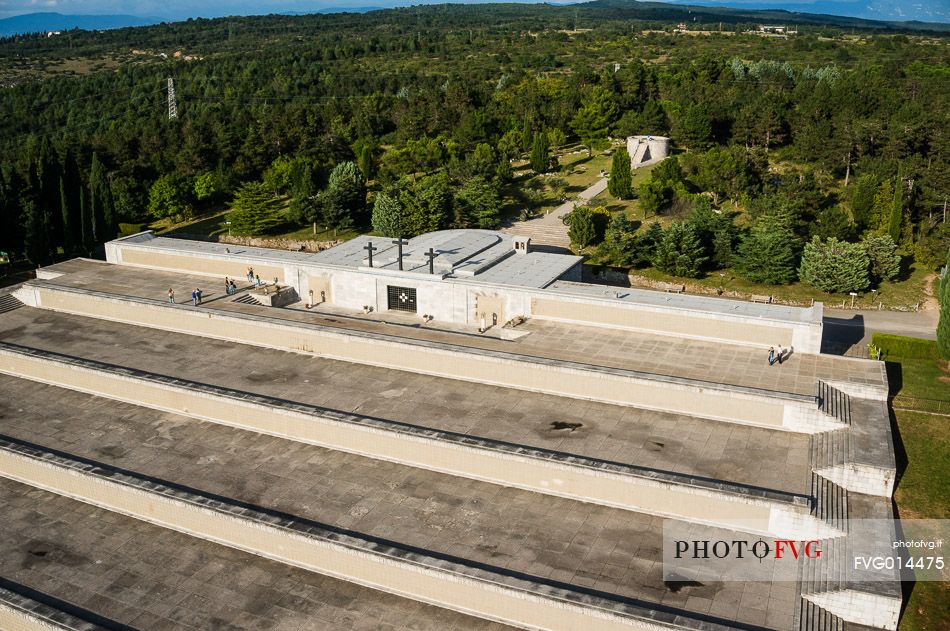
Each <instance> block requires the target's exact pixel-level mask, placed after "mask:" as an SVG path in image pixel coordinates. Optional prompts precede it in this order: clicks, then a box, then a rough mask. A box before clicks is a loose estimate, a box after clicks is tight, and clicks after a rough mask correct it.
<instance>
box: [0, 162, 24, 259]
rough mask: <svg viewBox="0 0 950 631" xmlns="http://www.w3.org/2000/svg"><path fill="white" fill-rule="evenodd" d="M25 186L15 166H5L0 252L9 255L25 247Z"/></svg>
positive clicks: (0, 196)
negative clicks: (22, 215) (23, 212)
mask: <svg viewBox="0 0 950 631" xmlns="http://www.w3.org/2000/svg"><path fill="white" fill-rule="evenodd" d="M23 185H24V184H23V179H22V178H21V177H20V174H19V173H17V171H16V169H14V168H13V165H10V164H7V165H5V166H4V168H3V172H2V173H0V250H2V251H4V252H7V253H13V252H19V250H20V248H21V247H22V246H23V221H22V218H21V207H20V197H21V195H22V190H23Z"/></svg>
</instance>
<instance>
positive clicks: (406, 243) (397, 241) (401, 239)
mask: <svg viewBox="0 0 950 631" xmlns="http://www.w3.org/2000/svg"><path fill="white" fill-rule="evenodd" d="M393 245H398V246H399V269H400V271H401V270H402V246H404V245H409V242H408V241H406V240H405V239H403V238H402V237H399V238H398V239H396V240H395V241H393Z"/></svg>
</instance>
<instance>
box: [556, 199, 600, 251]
mask: <svg viewBox="0 0 950 631" xmlns="http://www.w3.org/2000/svg"><path fill="white" fill-rule="evenodd" d="M564 219H565V221H566V222H567V234H568V236H569V237H570V238H571V243H572V244H574V246H576V247H577V248H586V247H587V246H588V245H590V244H591V243H593V242H594V239H595V238H597V226H596V225H594V215H593V213H592V212H591V210H590V208H588V207H587V206H577V207H576V208H575V209H574V210H572V211H571V212H570V213H569V214H568V215H567V217H565V218H564Z"/></svg>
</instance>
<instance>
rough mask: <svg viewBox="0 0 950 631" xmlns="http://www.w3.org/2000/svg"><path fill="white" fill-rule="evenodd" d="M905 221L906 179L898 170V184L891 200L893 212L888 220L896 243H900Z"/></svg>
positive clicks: (889, 229) (888, 230)
mask: <svg viewBox="0 0 950 631" xmlns="http://www.w3.org/2000/svg"><path fill="white" fill-rule="evenodd" d="M903 222H904V179H903V177H902V176H901V173H900V171H899V170H898V172H897V185H896V186H895V187H894V199H893V201H891V214H890V217H889V218H888V222H887V234H888V235H890V237H891V239H892V240H893V241H894V243H900V240H901V228H902V227H903Z"/></svg>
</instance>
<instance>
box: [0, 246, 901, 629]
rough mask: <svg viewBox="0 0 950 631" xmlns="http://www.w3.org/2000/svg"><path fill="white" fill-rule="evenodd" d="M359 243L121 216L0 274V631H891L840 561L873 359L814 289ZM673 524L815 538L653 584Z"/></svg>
mask: <svg viewBox="0 0 950 631" xmlns="http://www.w3.org/2000/svg"><path fill="white" fill-rule="evenodd" d="M389 241H391V240H385V241H384V240H382V239H379V238H376V237H362V238H360V239H355V240H353V241H351V242H348V243H347V244H344V245H343V246H340V247H339V249H337V248H334V249H333V250H329V251H326V252H321V253H319V254H305V253H290V252H276V251H270V250H262V249H258V248H245V247H239V246H229V247H225V246H220V245H217V244H208V243H197V242H193V241H183V240H177V239H170V238H161V237H155V236H154V235H151V234H149V233H146V234H142V235H136V236H134V237H131V238H126V239H120V240H117V241H114V242H111V243H110V244H108V245H107V253H108V257H109V262H108V263H103V262H101V261H91V260H84V259H76V260H73V261H69V262H66V263H62V264H59V265H55V266H52V267H50V268H46V269H44V270H40V271H39V273H38V278H37V280H34V281H29V282H27V283H25V284H23V285H22V286H20V287H19V288H17V289H16V290H15V291H14V292H13V293H7V294H5V295H3V296H0V387H2V388H3V389H4V392H7V393H9V395H8V397H6V398H5V399H4V401H3V402H0V405H2V406H3V407H2V409H0V510H2V511H3V514H4V515H5V516H7V517H6V519H5V523H4V526H3V527H4V534H5V538H6V540H8V541H10V542H11V543H10V546H9V549H10V551H11V552H10V554H5V555H3V556H2V557H0V628H16V629H21V628H22V629H40V628H43V629H46V628H58V629H63V628H66V629H92V628H116V627H118V626H122V625H124V626H127V627H131V628H186V627H198V628H209V627H213V626H226V625H233V626H244V627H248V626H251V627H259V628H264V627H272V628H278V627H290V628H321V629H324V628H329V629H333V628H340V629H344V628H345V629H351V628H380V627H385V628H399V629H402V628H406V629H409V628H414V629H445V628H453V629H503V628H532V629H565V630H568V629H570V630H574V629H584V630H586V629H651V630H655V629H678V630H682V629H696V630H700V629H703V630H726V629H750V628H764V629H781V630H785V629H792V630H801V629H816V630H818V629H822V630H824V629H836V630H845V629H854V630H855V631H857V630H859V629H860V630H862V631H866V630H867V629H869V628H870V629H889V630H893V629H896V625H897V621H898V616H899V612H900V607H901V586H900V582H899V577H898V576H897V575H896V574H895V575H886V576H883V577H882V576H880V575H876V576H874V577H869V576H866V575H862V574H860V573H856V572H854V571H852V570H850V569H849V567H850V566H849V563H848V560H849V556H848V555H849V554H850V552H851V549H852V547H853V544H860V545H863V546H865V547H867V546H868V545H871V546H872V548H873V546H874V545H877V544H875V543H874V542H877V541H880V540H884V539H886V538H887V537H888V536H893V535H894V533H893V532H891V531H888V530H887V528H888V527H887V526H886V524H888V523H890V522H889V521H888V520H889V519H890V518H891V517H892V514H891V501H890V497H891V495H892V493H893V488H894V481H895V473H896V465H895V459H894V452H893V441H892V437H891V434H890V425H889V421H888V411H887V381H886V375H885V372H884V370H883V364H882V363H880V362H876V361H871V360H861V359H852V358H844V357H832V356H827V355H822V354H821V353H820V344H821V305H820V304H819V305H816V306H815V307H813V308H809V309H797V308H789V307H783V306H779V305H763V304H749V303H743V302H737V301H731V300H721V299H713V298H703V297H696V296H684V295H674V294H665V293H661V292H650V291H636V290H629V289H623V290H616V289H615V288H607V287H603V286H594V285H585V284H583V283H579V282H578V281H577V272H578V268H577V264H578V260H577V259H576V257H570V256H561V257H558V256H556V255H548V254H545V253H540V252H532V251H531V248H530V243H528V242H527V241H526V240H521V241H519V240H512V239H511V238H510V237H507V238H506V237H503V236H499V235H497V233H492V232H485V231H447V232H445V233H433V234H431V235H423V236H421V237H417V238H416V239H412V240H410V241H409V242H408V243H402V244H393V245H392V247H390V245H389V243H388V242H389ZM370 248H376V249H375V250H372V249H370ZM400 248H402V253H401V255H400V252H399V249H400ZM334 250H336V251H334ZM370 253H372V256H373V261H372V263H370V261H369V254H370ZM536 255H537V256H536ZM248 267H253V271H254V275H253V276H252V278H254V280H253V281H248V280H247V276H246V273H247V268H248ZM400 268H401V269H400ZM224 276H229V277H232V278H235V279H237V280H238V291H237V293H233V294H232V293H231V292H225V291H223V288H222V289H221V290H218V289H217V288H218V287H219V286H222V285H223V284H224V282H223V281H224ZM256 276H260V277H261V279H262V280H264V279H266V280H267V281H269V283H273V282H274V280H275V279H276V284H277V287H273V286H272V285H269V286H268V287H258V286H257V280H256V278H255V277H256ZM195 287H200V288H202V289H203V294H204V298H203V300H202V303H201V304H197V305H196V304H193V302H192V300H191V299H190V292H191V290H192V289H193V288H195ZM169 289H171V290H172V296H171V299H169V298H168V295H167V294H168V290H169ZM265 290H266V291H267V293H265ZM280 292H285V293H283V294H281V293H280ZM275 295H277V296H283V297H282V298H281V299H280V300H272V299H271V298H272V297H273V296H275ZM423 316H424V317H423ZM769 346H784V347H786V348H791V347H792V346H794V352H792V353H791V355H790V356H789V357H788V359H787V360H786V361H785V362H784V363H783V364H782V365H781V366H778V365H776V366H769V365H768V363H767V362H766V361H765V352H766V349H767V348H768V347H769ZM871 519H873V520H877V521H874V522H869V521H867V520H871ZM868 523H875V524H878V526H876V528H878V531H877V532H870V531H869V530H868V528H870V526H868V525H867V524H868ZM671 524H672V525H677V526H679V527H684V528H688V529H692V531H694V532H695V533H697V536H699V537H703V538H710V539H716V540H718V539H729V540H733V539H736V538H751V539H752V540H757V539H764V540H769V541H771V540H777V539H782V540H792V541H803V542H804V541H808V542H813V545H815V546H820V547H821V549H822V550H823V551H824V554H823V555H822V556H821V557H820V558H804V557H803V558H801V559H798V560H796V561H795V562H794V564H793V565H792V569H793V572H792V574H791V575H790V576H786V577H784V578H778V577H777V575H775V576H774V577H773V575H770V576H769V577H768V578H765V579H762V580H749V581H734V580H733V581H730V580H725V579H719V578H716V577H714V576H708V575H706V574H701V573H700V574H697V575H695V576H693V575H681V574H672V575H671V574H667V573H665V572H664V567H665V566H666V565H667V563H666V559H665V557H664V550H665V547H664V546H665V545H666V540H665V539H664V537H665V534H664V533H665V532H666V529H667V528H668V527H669V526H670V525H671ZM65 533H68V536H66V534H65ZM870 535H874V536H870ZM868 542H871V543H868ZM872 551H873V550H872ZM877 551H878V552H881V550H877Z"/></svg>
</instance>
